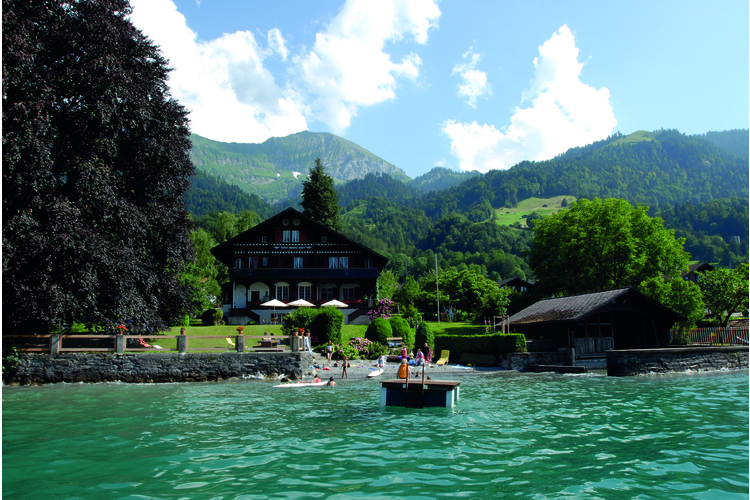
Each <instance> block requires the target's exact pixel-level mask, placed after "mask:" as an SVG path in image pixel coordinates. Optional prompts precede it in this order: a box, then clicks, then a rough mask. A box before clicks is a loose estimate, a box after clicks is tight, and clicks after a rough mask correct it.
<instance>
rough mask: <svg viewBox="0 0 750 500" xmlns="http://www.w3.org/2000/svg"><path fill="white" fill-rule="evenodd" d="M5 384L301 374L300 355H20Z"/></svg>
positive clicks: (190, 379)
mask: <svg viewBox="0 0 750 500" xmlns="http://www.w3.org/2000/svg"><path fill="white" fill-rule="evenodd" d="M19 359H20V362H19V364H18V366H17V367H16V369H15V370H12V372H11V373H10V374H8V375H7V376H6V377H5V382H6V383H8V384H21V385H29V384H49V383H56V382H70V383H73V382H115V381H121V382H203V381H207V380H221V379H228V378H240V377H245V378H267V377H271V378H280V377H282V376H286V377H288V378H290V379H292V380H297V379H300V378H302V374H303V368H302V362H301V356H300V354H293V353H233V352H222V353H216V354H213V353H186V354H178V353H148V354H141V353H133V354H111V353H107V354H89V353H65V354H20V355H19Z"/></svg>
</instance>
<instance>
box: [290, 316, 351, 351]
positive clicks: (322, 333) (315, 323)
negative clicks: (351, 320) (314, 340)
mask: <svg viewBox="0 0 750 500" xmlns="http://www.w3.org/2000/svg"><path fill="white" fill-rule="evenodd" d="M343 324H344V314H343V313H342V312H341V311H339V310H338V309H336V308H335V307H323V308H321V309H313V308H307V307H301V308H299V309H297V310H296V311H294V312H293V313H291V314H287V315H285V316H284V324H283V326H282V328H281V331H282V333H283V334H284V335H294V332H295V331H297V330H299V329H300V328H304V329H305V330H310V334H311V335H313V336H315V337H318V341H319V342H320V343H321V344H327V343H328V341H329V340H330V341H331V342H333V343H334V344H338V343H340V342H341V327H342V326H343Z"/></svg>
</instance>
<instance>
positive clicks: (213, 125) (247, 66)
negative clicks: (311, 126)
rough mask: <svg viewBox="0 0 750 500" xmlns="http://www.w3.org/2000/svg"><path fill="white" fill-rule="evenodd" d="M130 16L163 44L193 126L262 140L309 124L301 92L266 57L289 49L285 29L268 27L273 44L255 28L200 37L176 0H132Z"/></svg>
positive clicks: (211, 133) (230, 137) (212, 134)
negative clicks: (280, 81)
mask: <svg viewBox="0 0 750 500" xmlns="http://www.w3.org/2000/svg"><path fill="white" fill-rule="evenodd" d="M131 4H132V5H133V14H132V15H131V21H132V22H133V24H135V25H136V27H138V28H139V29H140V30H141V31H143V32H144V33H145V34H146V35H147V36H148V37H149V38H151V39H152V40H153V41H154V42H155V43H156V44H157V45H159V46H160V47H161V49H162V52H163V54H164V56H165V57H166V58H167V59H169V64H170V66H171V67H172V68H174V71H172V73H170V77H169V86H170V89H171V92H172V95H173V96H174V97H175V98H176V99H178V100H179V101H180V102H181V103H182V104H184V105H185V106H186V107H187V108H188V109H189V110H190V121H191V129H192V131H193V132H195V133H197V134H200V135H202V136H205V137H209V138H212V139H218V140H222V141H230V142H231V141H236V142H262V141H264V140H266V139H268V138H269V137H273V136H284V135H289V134H292V133H295V132H300V131H302V130H306V129H307V122H306V120H305V117H304V114H303V110H304V106H303V105H302V104H301V103H300V100H299V95H298V94H297V93H296V92H294V91H293V90H291V89H281V88H279V86H278V85H277V84H276V82H275V79H274V77H273V75H272V74H271V73H270V72H269V71H268V70H267V69H266V68H265V66H264V64H263V61H264V59H265V58H266V57H268V56H270V55H272V54H274V53H278V54H279V55H280V56H281V57H282V59H285V58H286V57H287V55H288V50H287V48H286V43H285V41H284V38H283V37H282V36H281V32H280V31H279V30H278V29H276V28H274V29H272V30H270V31H269V32H268V36H267V40H268V42H267V43H268V48H265V49H264V48H263V47H260V46H259V45H258V43H257V41H256V40H255V37H254V36H253V34H252V33H251V32H248V31H240V32H236V33H232V34H224V35H222V36H221V37H220V38H218V39H215V40H211V41H198V40H197V36H196V33H195V32H193V31H192V30H191V29H190V28H189V27H188V26H187V23H186V20H185V17H184V16H183V15H182V14H180V13H179V12H178V11H177V8H176V7H175V5H174V3H172V1H171V0H133V1H132V2H131Z"/></svg>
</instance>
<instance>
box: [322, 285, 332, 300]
mask: <svg viewBox="0 0 750 500" xmlns="http://www.w3.org/2000/svg"><path fill="white" fill-rule="evenodd" d="M320 300H325V301H328V300H333V287H330V286H324V287H321V288H320Z"/></svg>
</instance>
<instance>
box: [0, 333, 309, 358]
mask: <svg viewBox="0 0 750 500" xmlns="http://www.w3.org/2000/svg"><path fill="white" fill-rule="evenodd" d="M270 338H271V339H272V340H271V343H275V348H271V349H268V348H267V349H265V350H281V349H283V350H285V351H287V352H289V351H290V349H291V348H290V346H289V345H284V343H287V344H288V343H289V342H286V341H287V339H290V338H291V337H290V336H289V335H273V336H272V337H270ZM2 339H3V349H4V350H6V349H9V348H11V347H15V348H16V349H17V350H18V352H42V353H51V354H57V353H62V352H116V353H125V352H166V351H177V352H180V353H182V352H190V351H192V352H206V351H209V352H211V351H236V352H245V350H250V351H252V350H254V349H256V348H257V346H256V345H249V344H250V342H246V340H247V339H258V341H259V342H258V344H260V343H261V342H263V341H264V339H269V336H267V335H230V336H226V335H159V336H152V337H146V336H143V335H3V337H2ZM194 339H195V340H198V339H216V342H210V341H209V342H194V343H193V347H192V348H190V343H191V342H190V341H192V340H194ZM142 342H144V343H145V344H147V345H149V346H150V347H146V346H145V345H143V343H142ZM160 344H162V345H160ZM196 344H199V345H196ZM207 344H210V345H207ZM300 344H301V342H300ZM157 345H159V347H155V346H157ZM172 346H175V347H172ZM259 350H261V349H259Z"/></svg>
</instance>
